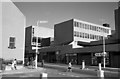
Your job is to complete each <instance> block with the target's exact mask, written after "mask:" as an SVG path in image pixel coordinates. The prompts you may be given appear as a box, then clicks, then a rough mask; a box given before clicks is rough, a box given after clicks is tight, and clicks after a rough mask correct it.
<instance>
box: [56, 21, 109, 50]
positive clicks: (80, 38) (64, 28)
mask: <svg viewBox="0 0 120 79" xmlns="http://www.w3.org/2000/svg"><path fill="white" fill-rule="evenodd" d="M104 25H105V24H104ZM107 26H108V27H105V26H102V25H97V24H93V23H89V22H85V21H81V20H77V19H71V20H69V21H65V22H61V23H59V24H56V25H55V27H54V34H55V36H54V38H55V43H56V44H58V45H67V44H72V46H73V48H79V47H83V46H82V45H80V43H79V42H86V43H90V42H91V41H98V40H102V39H103V37H107V36H108V35H111V28H110V27H109V25H108V24H107Z"/></svg>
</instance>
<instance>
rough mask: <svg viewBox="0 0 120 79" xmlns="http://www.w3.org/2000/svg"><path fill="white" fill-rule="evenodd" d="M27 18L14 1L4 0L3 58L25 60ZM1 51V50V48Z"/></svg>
mask: <svg viewBox="0 0 120 79" xmlns="http://www.w3.org/2000/svg"><path fill="white" fill-rule="evenodd" d="M25 26H26V18H25V16H24V15H23V13H22V12H21V11H20V10H19V9H18V8H17V7H16V6H15V4H14V3H12V1H10V0H9V2H2V37H0V38H2V52H0V53H2V58H3V59H14V58H16V59H17V60H22V61H23V60H24V47H25V46H24V45H25V41H24V40H25ZM0 51H1V50H0Z"/></svg>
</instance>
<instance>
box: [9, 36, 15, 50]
mask: <svg viewBox="0 0 120 79" xmlns="http://www.w3.org/2000/svg"><path fill="white" fill-rule="evenodd" d="M8 48H10V49H15V48H16V47H15V37H10V38H9V47H8Z"/></svg>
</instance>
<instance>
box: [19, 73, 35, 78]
mask: <svg viewBox="0 0 120 79" xmlns="http://www.w3.org/2000/svg"><path fill="white" fill-rule="evenodd" d="M33 76H34V75H32V74H29V75H22V76H19V77H22V78H24V77H33Z"/></svg>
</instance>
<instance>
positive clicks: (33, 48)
mask: <svg viewBox="0 0 120 79" xmlns="http://www.w3.org/2000/svg"><path fill="white" fill-rule="evenodd" d="M35 49H40V48H39V47H32V50H35Z"/></svg>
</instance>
